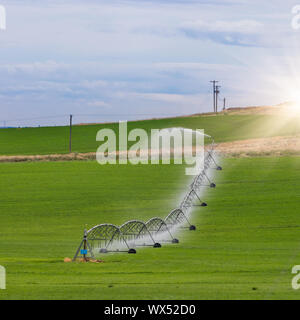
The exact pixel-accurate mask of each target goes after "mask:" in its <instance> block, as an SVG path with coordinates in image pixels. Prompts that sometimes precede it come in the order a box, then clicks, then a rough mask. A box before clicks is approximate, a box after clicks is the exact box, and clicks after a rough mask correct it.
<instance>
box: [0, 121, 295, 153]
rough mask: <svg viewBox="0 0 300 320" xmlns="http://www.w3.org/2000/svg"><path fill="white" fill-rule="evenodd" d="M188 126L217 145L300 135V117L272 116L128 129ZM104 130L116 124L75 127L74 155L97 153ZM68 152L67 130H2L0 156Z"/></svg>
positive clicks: (139, 125)
mask: <svg viewBox="0 0 300 320" xmlns="http://www.w3.org/2000/svg"><path fill="white" fill-rule="evenodd" d="M170 127H186V128H191V129H204V130H205V132H206V133H208V134H210V135H212V136H214V138H215V139H216V141H217V142H224V141H234V140H241V139H249V138H261V137H271V136H280V135H295V134H299V133H300V126H299V118H297V117H296V118H295V117H291V118H285V117H282V116H271V115H218V116H194V117H182V118H170V119H160V120H147V121H136V122H129V123H128V130H130V129H133V128H142V129H145V130H146V131H147V132H149V131H150V130H151V129H162V128H170ZM102 128H112V129H114V130H115V132H116V133H118V125H117V124H99V125H84V126H74V128H73V152H95V151H96V150H97V147H98V146H99V145H100V144H101V143H100V142H96V134H97V132H98V130H100V129H102ZM67 152H69V128H68V127H41V128H19V129H0V155H32V154H41V155H43V154H53V153H67Z"/></svg>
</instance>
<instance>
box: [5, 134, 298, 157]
mask: <svg viewBox="0 0 300 320" xmlns="http://www.w3.org/2000/svg"><path fill="white" fill-rule="evenodd" d="M217 150H218V151H219V152H220V153H221V155H224V156H225V157H251V156H272V155H275V156H281V155H300V136H286V137H272V138H261V139H249V140H239V141H232V142H223V143H220V144H218V146H217ZM117 155H118V153H117ZM95 159H96V153H95V152H90V153H71V154H51V155H33V156H30V155H24V156H22V155H20V156H0V162H31V161H76V160H95Z"/></svg>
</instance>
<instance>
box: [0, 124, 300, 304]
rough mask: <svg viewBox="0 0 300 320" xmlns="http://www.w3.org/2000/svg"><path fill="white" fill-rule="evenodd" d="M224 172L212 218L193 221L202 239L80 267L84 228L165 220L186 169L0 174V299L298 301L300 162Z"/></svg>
mask: <svg viewBox="0 0 300 320" xmlns="http://www.w3.org/2000/svg"><path fill="white" fill-rule="evenodd" d="M173 125H174V124H173ZM28 130H29V131H30V129H28ZM39 130H49V132H50V129H39ZM51 130H55V129H54V128H53V129H51ZM56 130H58V129H56ZM59 130H62V129H59ZM78 130H79V128H78ZM91 130H92V129H91ZM89 134H91V133H89ZM93 134H94V133H93ZM49 135H50V133H49ZM233 135H234V134H233ZM229 138H230V137H228V139H229ZM32 139H33V137H32ZM35 139H37V137H35ZM1 140H2V139H1ZM50 142H51V141H50ZM50 142H49V146H48V147H49V149H48V150H46V149H45V150H44V151H45V152H48V151H49V150H51V148H53V147H52V146H51V143H50ZM7 145H9V144H7ZM31 147H32V149H31V150H30V149H29V148H28V149H27V150H25V146H21V145H20V149H19V150H18V152H21V151H22V148H24V149H23V151H24V152H29V153H30V152H32V150H35V148H34V146H33V145H32V146H31ZM87 148H88V146H87ZM7 150H8V149H7ZM40 151H41V150H38V152H40ZM7 152H8V151H7ZM222 165H223V167H224V170H223V171H220V172H216V174H215V180H216V183H217V188H216V189H214V190H212V189H208V190H207V191H206V193H205V195H204V198H205V201H207V202H208V204H209V206H208V207H206V208H202V207H195V210H194V211H193V215H192V222H193V224H195V225H196V226H197V230H196V231H187V230H182V231H180V232H179V233H178V234H177V237H178V238H179V239H180V243H179V244H177V245H171V244H170V245H163V247H162V248H157V249H153V248H144V249H139V250H138V252H137V254H136V255H129V254H121V253H120V254H114V255H111V254H108V255H104V256H101V258H102V259H103V260H104V262H103V263H99V264H94V263H87V264H84V263H79V262H78V263H65V262H64V261H63V260H64V258H65V257H72V256H73V255H74V253H75V250H76V248H77V246H78V245H79V242H80V240H81V237H82V232H83V229H84V228H85V227H86V226H87V227H92V226H93V225H96V224H100V223H104V222H111V223H115V224H121V223H123V222H125V221H127V220H128V219H133V218H137V219H141V220H147V219H148V218H150V217H153V216H160V217H164V216H166V215H167V213H168V212H169V211H170V210H171V209H173V208H175V207H176V206H177V205H178V203H179V202H180V200H181V195H182V192H184V191H185V190H186V186H187V184H188V182H189V181H188V178H187V177H186V176H185V175H184V167H183V166H181V165H156V166H155V165H144V166H143V165H138V166H132V165H127V166H121V165H113V166H109V165H107V166H100V165H98V164H97V163H96V162H93V161H81V162H79V161H78V162H76V161H74V162H32V163H2V164H0V179H1V183H0V216H1V224H0V228H1V232H0V241H1V246H0V265H3V266H4V267H6V270H7V290H0V299H299V292H297V291H294V290H293V289H292V288H291V279H292V274H291V269H292V267H293V266H294V265H296V264H300V244H299V237H300V223H299V221H300V220H299V201H300V192H299V190H300V158H299V157H280V158H275V157H268V158H262V157H261V158H240V159H230V158H228V159H224V160H223V163H222ZM158 181H159V183H158Z"/></svg>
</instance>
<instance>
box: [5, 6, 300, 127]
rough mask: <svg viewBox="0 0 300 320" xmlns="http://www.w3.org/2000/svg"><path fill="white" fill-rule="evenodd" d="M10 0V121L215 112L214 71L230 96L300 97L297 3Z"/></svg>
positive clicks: (237, 100) (242, 99) (235, 99)
mask: <svg viewBox="0 0 300 320" xmlns="http://www.w3.org/2000/svg"><path fill="white" fill-rule="evenodd" d="M298 1H299V5H300V0H298ZM1 5H2V6H3V7H4V8H5V11H6V30H0V127H1V126H4V125H5V126H25V125H34V126H35V125H61V124H67V122H68V115H69V114H74V121H75V122H76V123H81V122H107V121H116V120H133V119H145V118H153V117H163V116H174V115H187V114H193V113H200V112H207V111H212V88H211V84H210V80H214V79H215V80H219V81H220V82H219V84H220V86H221V93H220V102H219V104H220V105H222V104H223V101H222V100H223V98H224V97H226V100H227V104H228V107H243V106H255V105H257V106H259V105H273V104H279V103H282V102H284V101H290V100H297V99H299V101H300V92H298V91H300V90H298V88H300V87H299V86H300V80H299V78H298V69H300V63H299V62H298V61H299V59H300V57H297V56H299V55H298V52H299V49H300V29H297V28H295V27H294V28H293V27H292V26H293V25H292V23H294V25H295V20H296V26H297V21H298V20H297V19H298V18H297V16H296V14H297V12H299V13H300V7H299V11H297V8H294V6H295V5H297V0H294V1H290V0H287V1H282V0H280V1H278V0H272V1H269V0H260V1H258V0H223V1H221V0H211V1H210V0H204V1H201V0H168V1H167V0H126V1H125V0H109V1H104V0H98V1H96V0H59V1H58V0H52V1H51V0H39V1H34V0H28V1H25V0H24V1H21V0H0V6H1ZM292 8H294V11H293V12H292ZM0 19H1V16H0ZM293 19H294V20H293ZM293 21H294V22H293ZM0 23H1V21H0ZM299 24H300V18H299ZM299 71H300V70H299Z"/></svg>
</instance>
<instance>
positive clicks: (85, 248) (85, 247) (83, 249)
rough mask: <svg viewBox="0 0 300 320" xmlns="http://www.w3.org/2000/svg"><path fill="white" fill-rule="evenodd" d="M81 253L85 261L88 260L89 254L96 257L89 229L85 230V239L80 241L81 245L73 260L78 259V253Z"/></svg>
mask: <svg viewBox="0 0 300 320" xmlns="http://www.w3.org/2000/svg"><path fill="white" fill-rule="evenodd" d="M79 254H81V255H82V256H83V259H84V261H88V255H89V254H90V256H91V258H93V259H94V258H95V257H94V254H93V250H92V248H91V246H90V244H89V241H88V231H86V230H84V233H83V239H82V240H81V242H80V245H79V247H78V249H77V251H76V253H75V256H74V258H73V261H76V259H77V257H78V255H79Z"/></svg>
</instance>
